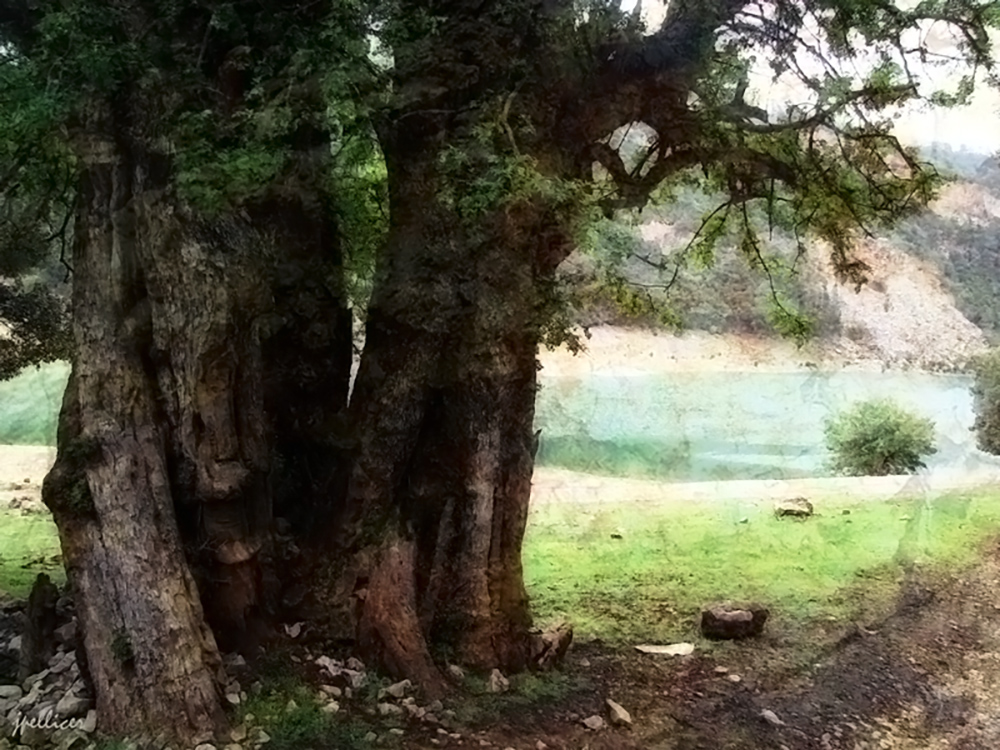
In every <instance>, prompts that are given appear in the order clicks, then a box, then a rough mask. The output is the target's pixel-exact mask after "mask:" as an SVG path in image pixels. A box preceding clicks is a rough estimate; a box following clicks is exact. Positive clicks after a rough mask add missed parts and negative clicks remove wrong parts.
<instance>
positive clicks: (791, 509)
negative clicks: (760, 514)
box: [774, 497, 814, 518]
mask: <svg viewBox="0 0 1000 750" xmlns="http://www.w3.org/2000/svg"><path fill="white" fill-rule="evenodd" d="M813 513H814V511H813V506H812V503H811V502H809V501H808V500H806V499H805V498H804V497H793V498H790V499H788V500H779V501H778V502H777V503H775V504H774V515H776V516H777V517H778V518H783V517H785V516H791V517H792V518H808V517H809V516H811V515H812V514H813Z"/></svg>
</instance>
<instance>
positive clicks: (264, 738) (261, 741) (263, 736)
mask: <svg viewBox="0 0 1000 750" xmlns="http://www.w3.org/2000/svg"><path fill="white" fill-rule="evenodd" d="M270 741H271V735H269V734H268V733H267V732H265V731H264V730H263V729H261V730H259V731H258V732H257V744H258V745H266V744H267V743H268V742H270Z"/></svg>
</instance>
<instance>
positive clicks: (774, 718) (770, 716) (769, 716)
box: [760, 708, 785, 727]
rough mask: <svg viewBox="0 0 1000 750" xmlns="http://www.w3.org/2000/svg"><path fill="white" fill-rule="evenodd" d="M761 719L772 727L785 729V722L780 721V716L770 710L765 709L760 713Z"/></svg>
mask: <svg viewBox="0 0 1000 750" xmlns="http://www.w3.org/2000/svg"><path fill="white" fill-rule="evenodd" d="M760 717H761V718H762V719H763V720H764V721H766V722H767V723H768V724H770V725H771V726H772V727H783V726H785V722H783V721H782V720H781V719H779V718H778V715H777V714H776V713H774V711H772V710H771V709H769V708H765V709H764V710H763V711H761V712H760Z"/></svg>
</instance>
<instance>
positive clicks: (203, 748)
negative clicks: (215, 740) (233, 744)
mask: <svg viewBox="0 0 1000 750" xmlns="http://www.w3.org/2000/svg"><path fill="white" fill-rule="evenodd" d="M194 750H215V745H212V744H210V743H208V742H203V743H202V744H200V745H198V746H197V747H196V748H195V749H194Z"/></svg>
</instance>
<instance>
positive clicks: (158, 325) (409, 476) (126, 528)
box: [43, 140, 567, 740]
mask: <svg viewBox="0 0 1000 750" xmlns="http://www.w3.org/2000/svg"><path fill="white" fill-rule="evenodd" d="M389 156H390V159H389V161H390V181H391V190H392V227H391V232H390V237H389V240H388V244H387V247H386V248H385V252H384V253H383V255H382V257H381V259H380V267H379V271H378V277H377V280H376V291H375V294H374V297H373V300H372V303H371V307H370V310H369V315H368V323H367V332H366V342H365V350H364V354H363V357H362V361H361V365H360V370H359V373H358V376H357V382H356V386H355V389H354V394H353V397H352V402H351V406H350V411H349V414H348V415H347V416H346V418H345V416H344V415H343V414H342V413H341V409H342V408H343V407H344V405H345V404H344V401H345V400H346V395H347V379H348V377H349V364H350V363H349V357H350V346H351V342H350V335H349V332H350V317H349V314H347V312H346V310H345V308H344V304H343V299H342V295H340V294H339V293H337V294H333V295H330V294H329V289H327V293H326V294H324V293H323V291H322V287H323V285H322V284H320V285H318V286H317V284H316V283H315V279H316V278H317V275H321V270H322V268H324V267H327V268H328V267H329V266H328V265H327V266H324V263H326V262H327V261H329V258H325V257H324V254H327V255H329V254H330V252H331V246H332V243H333V239H332V238H333V232H332V230H331V229H330V227H329V225H328V224H324V219H323V218H322V216H323V215H324V212H323V211H322V210H320V207H317V206H315V205H308V204H307V203H306V202H296V201H288V200H285V201H273V202H271V203H263V204H259V205H257V206H254V207H253V215H252V216H251V218H250V220H249V221H247V220H245V219H218V220H213V221H205V220H201V219H198V218H196V217H195V216H193V215H191V214H189V213H186V212H185V210H184V209H183V207H182V206H181V205H180V204H179V203H178V202H177V201H176V199H175V198H174V197H173V196H172V194H171V192H170V190H169V186H168V181H169V179H168V178H169V165H168V164H167V163H166V161H165V160H164V159H162V158H158V157H155V156H154V155H150V154H146V153H142V152H141V151H139V150H137V149H135V148H133V147H130V146H129V144H126V143H120V142H115V141H112V140H108V141H103V140H92V141H90V142H87V143H85V145H84V146H83V147H82V149H81V159H82V162H83V164H84V170H83V176H82V179H81V184H80V189H79V207H78V216H77V223H76V233H75V236H76V240H75V243H76V244H75V249H74V261H75V276H74V299H73V309H74V326H75V329H74V334H75V339H76V358H75V361H74V365H73V370H72V374H71V377H70V383H69V386H68V388H67V391H66V395H65V398H64V403H63V410H62V414H61V418H60V427H59V452H58V457H57V461H56V465H55V466H54V467H53V470H52V472H51V473H50V475H49V476H48V477H47V478H46V481H45V485H44V487H43V496H44V499H45V501H46V503H47V504H48V505H49V507H50V508H51V509H52V511H53V514H54V516H55V520H56V523H57V525H58V527H59V533H60V538H61V543H62V547H63V557H64V560H65V563H66V566H67V571H68V576H69V581H70V584H71V586H72V588H73V593H74V595H75V597H76V600H77V613H78V618H79V625H80V631H81V634H82V643H83V646H84V648H85V650H86V655H87V659H88V662H89V665H90V673H91V675H92V679H93V685H94V690H95V695H96V698H97V707H98V711H99V721H100V726H101V729H102V730H103V731H106V732H110V733H116V732H120V733H135V732H137V731H141V730H143V729H150V730H154V731H155V730H166V731H168V732H172V733H174V734H176V735H177V736H178V737H179V738H181V739H183V740H192V739H195V738H198V737H200V736H207V734H208V733H210V732H213V731H218V730H219V729H220V728H222V727H224V726H225V724H226V717H225V714H224V711H223V709H222V702H221V700H220V683H221V680H222V679H223V678H224V675H222V674H221V659H220V646H221V647H222V649H223V650H229V649H239V650H242V651H245V652H248V653H250V654H251V655H252V653H253V652H254V650H255V647H256V646H257V645H258V644H259V643H260V642H261V640H262V639H263V638H264V637H266V636H267V634H268V629H267V628H268V625H269V624H270V623H271V621H272V620H273V618H274V617H275V615H276V605H275V602H276V601H277V600H278V599H279V598H280V593H281V592H280V590H277V589H278V587H279V586H280V581H278V579H277V578H276V576H275V574H274V570H273V566H270V565H269V564H268V561H269V560H270V559H271V556H272V554H273V537H272V533H271V532H272V528H273V523H272V522H273V520H274V517H275V515H276V509H275V503H277V504H278V505H279V508H278V509H277V512H278V513H280V514H281V515H283V516H286V517H290V518H292V519H293V521H297V523H293V524H292V525H293V529H294V528H296V527H298V528H299V529H300V530H302V529H307V528H309V527H310V526H311V527H312V528H313V530H315V526H316V521H317V520H320V521H321V522H322V523H325V524H326V526H325V529H326V531H325V533H323V534H322V535H321V539H320V542H321V544H320V545H317V546H315V547H314V548H313V549H314V551H317V550H320V549H322V548H324V547H325V548H327V549H330V548H332V549H333V550H334V551H333V552H332V553H326V554H328V555H330V557H331V558H332V560H331V561H330V562H331V564H332V565H333V566H334V567H335V568H337V569H339V571H340V573H341V576H340V580H341V581H342V582H343V581H345V580H346V581H347V582H348V585H347V586H346V587H344V586H340V587H339V588H338V587H333V586H330V587H329V588H328V590H326V591H325V592H318V595H317V598H318V600H320V601H325V602H326V603H327V604H329V605H330V610H329V611H342V610H344V609H345V607H344V605H345V603H347V604H350V605H351V606H352V607H353V608H354V616H353V618H352V619H351V621H350V622H349V623H339V625H340V627H343V626H344V625H348V626H349V627H350V628H351V630H353V632H354V634H355V635H356V637H357V640H358V646H359V650H360V652H361V654H362V656H363V657H364V658H366V660H368V661H369V663H372V664H374V665H377V666H381V667H382V668H384V669H386V670H387V671H388V672H390V673H391V674H393V675H396V676H400V677H402V676H405V677H410V678H412V679H414V680H415V681H417V682H419V683H420V684H421V685H422V686H423V687H424V688H425V689H426V691H427V692H428V693H430V694H439V693H441V692H442V691H443V690H444V687H445V685H444V680H443V678H442V676H441V672H440V671H439V669H438V665H439V664H440V663H441V662H442V661H444V660H451V661H455V662H459V663H464V664H467V665H470V666H472V667H477V668H482V669H488V668H492V667H500V668H502V669H504V670H508V671H515V670H520V669H523V668H525V666H527V665H528V664H529V662H530V660H531V658H532V656H533V653H532V650H533V648H535V647H536V646H537V642H533V641H532V638H531V636H530V635H529V628H530V625H531V620H530V615H529V612H528V602H527V596H526V593H525V589H524V583H523V575H522V568H521V543H522V539H523V535H524V531H525V524H526V519H527V511H528V499H529V495H530V487H531V475H532V469H533V461H534V452H535V449H536V443H535V436H534V434H533V430H532V422H533V416H534V401H535V390H536V349H537V329H538V326H537V320H536V313H537V308H538V303H539V299H538V298H537V296H538V293H539V292H538V289H539V284H538V281H539V279H540V278H542V277H544V276H547V275H549V274H551V273H552V271H553V270H554V268H555V265H556V264H557V263H558V262H559V260H561V258H562V257H564V255H565V252H566V250H567V246H566V243H565V242H564V240H563V238H562V236H561V234H560V233H559V232H558V228H557V227H556V226H555V225H554V222H553V221H552V220H551V219H550V217H548V216H547V215H546V214H545V213H544V212H543V211H540V210H538V209H536V208H533V207H532V206H528V205H522V206H514V207H510V208H508V209H506V210H501V211H496V212H494V213H493V214H490V215H488V216H485V217H479V218H478V219H477V221H476V222H474V225H473V223H470V222H468V221H461V220H458V219H457V217H456V216H454V215H453V214H452V213H451V212H450V211H448V210H445V209H444V208H442V207H441V206H440V205H439V204H438V201H437V197H436V195H435V194H434V193H433V192H432V191H433V190H434V186H435V185H437V184H438V179H437V176H436V174H435V173H434V165H435V160H434V159H433V158H432V157H430V158H410V157H412V155H410V156H409V157H407V158H392V157H393V155H392V154H390V155H389ZM395 156H402V155H395ZM425 157H426V155H425ZM344 424H349V425H350V427H351V437H352V439H353V446H354V448H353V452H352V455H351V463H350V469H349V472H346V473H345V472H342V471H341V470H340V463H338V462H339V460H340V455H339V454H338V452H337V447H336V446H337V445H338V444H341V443H342V436H341V437H340V438H339V440H331V438H330V435H329V433H330V431H331V429H332V427H331V425H332V426H334V427H336V430H334V431H342V427H343V425H344ZM276 477H277V479H276ZM292 498H294V499H295V500H298V501H299V502H298V503H297V504H296V503H295V501H294V500H293V499H292ZM331 541H333V542H334V544H333V545H331V544H330V542H331ZM316 554H320V553H319V552H318V551H317V552H316ZM318 580H326V581H329V578H318ZM338 599H339V601H337V600H338ZM203 602H204V604H203ZM355 604H356V606H354V605H355Z"/></svg>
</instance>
